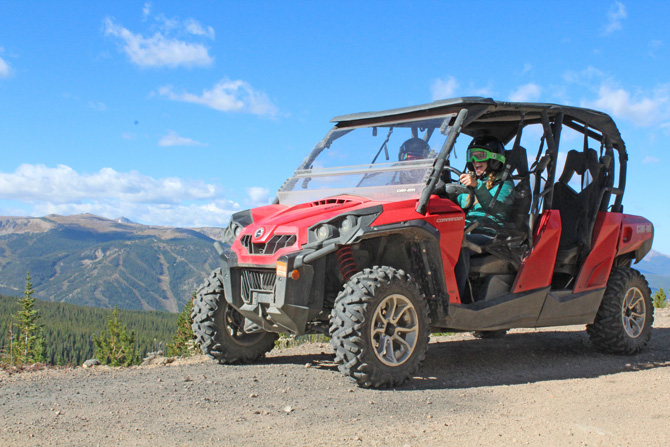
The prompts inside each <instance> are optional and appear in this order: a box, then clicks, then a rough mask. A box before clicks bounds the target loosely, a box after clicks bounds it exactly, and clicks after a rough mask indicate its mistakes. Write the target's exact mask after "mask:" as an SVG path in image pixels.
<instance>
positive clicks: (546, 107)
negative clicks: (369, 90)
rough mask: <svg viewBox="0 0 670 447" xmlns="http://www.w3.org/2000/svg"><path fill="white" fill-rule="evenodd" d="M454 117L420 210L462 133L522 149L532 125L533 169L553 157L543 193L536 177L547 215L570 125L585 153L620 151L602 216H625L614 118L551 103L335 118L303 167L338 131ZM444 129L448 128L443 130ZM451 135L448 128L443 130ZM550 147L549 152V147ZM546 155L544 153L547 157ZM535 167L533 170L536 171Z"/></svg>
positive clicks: (536, 193)
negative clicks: (536, 128) (596, 146)
mask: <svg viewBox="0 0 670 447" xmlns="http://www.w3.org/2000/svg"><path fill="white" fill-rule="evenodd" d="M439 117H444V118H448V117H451V118H450V120H449V121H448V132H449V137H448V138H447V141H446V142H445V145H444V146H443V148H442V150H441V151H440V153H439V155H438V156H437V158H436V160H435V164H434V166H433V172H432V173H431V176H430V177H429V180H428V183H427V185H426V188H425V189H424V191H423V192H422V195H421V198H420V199H419V202H418V204H417V211H419V212H421V213H425V209H426V204H427V201H428V199H429V197H430V195H431V194H433V193H434V191H435V186H436V183H437V182H436V181H435V180H436V179H437V178H438V177H439V175H440V174H441V171H442V167H443V166H444V165H445V164H446V163H447V160H448V159H449V156H450V154H451V151H452V149H453V146H454V144H455V142H456V138H457V137H458V136H459V135H460V134H461V133H463V134H466V135H468V136H471V137H475V136H478V135H483V134H487V135H493V136H495V137H497V138H498V139H499V140H501V141H502V142H503V144H507V143H509V142H510V141H511V140H512V139H513V138H514V139H515V143H514V144H515V146H516V145H518V142H519V140H520V137H521V135H519V133H520V132H523V129H524V128H525V127H526V126H529V125H532V124H541V125H542V128H543V136H542V143H541V145H540V148H539V150H538V153H537V157H536V159H535V162H534V163H533V165H532V166H533V167H537V166H538V165H541V157H542V156H543V155H546V156H549V161H548V164H547V166H546V178H542V179H543V180H544V181H545V186H544V188H543V189H542V190H541V191H540V186H541V181H540V177H541V175H542V174H543V173H544V171H545V170H544V169H542V170H539V171H538V172H535V174H536V182H535V186H534V188H533V207H532V208H531V214H535V215H537V214H538V213H539V212H540V209H539V204H540V202H542V212H543V211H545V210H548V209H551V207H552V198H553V186H554V181H555V178H556V162H557V160H558V152H559V143H560V136H561V129H562V127H563V126H567V127H569V128H571V129H573V130H575V131H577V132H579V133H581V134H583V135H584V136H585V138H584V148H583V150H584V151H586V149H587V146H586V145H587V142H586V140H587V138H586V137H588V138H592V139H593V140H595V141H598V142H600V154H599V155H600V157H602V156H603V155H607V156H609V157H611V159H612V161H613V160H614V151H616V152H617V155H618V157H617V160H618V162H619V172H618V176H617V177H618V185H617V186H616V187H615V186H614V184H613V182H614V163H611V164H610V166H608V167H607V179H608V180H607V184H606V185H605V187H604V188H603V189H602V190H601V192H600V207H599V210H600V211H606V210H607V209H608V208H610V209H611V211H613V212H623V205H622V200H623V193H624V190H625V186H626V168H627V162H628V154H627V152H626V146H625V144H624V142H623V140H622V138H621V134H620V132H619V129H618V128H617V126H616V124H615V123H614V121H613V120H612V118H611V117H610V116H609V115H607V114H605V113H602V112H598V111H596V110H591V109H586V108H581V107H572V106H563V105H558V104H550V103H522V102H504V101H494V100H493V99H491V98H482V97H462V98H453V99H446V100H441V101H435V102H433V103H430V104H424V105H419V106H413V107H405V108H400V109H392V110H386V111H380V112H365V113H356V114H352V115H343V116H338V117H335V118H333V119H332V120H331V122H335V123H336V124H335V127H334V128H333V129H332V130H331V131H330V132H329V134H328V135H327V136H326V138H324V140H322V141H321V142H320V143H319V144H317V145H316V146H315V147H314V150H313V151H312V153H311V154H310V155H309V156H308V157H307V158H306V159H305V160H304V161H303V163H302V164H301V167H305V166H308V165H309V162H310V161H313V160H314V158H315V157H316V155H317V154H318V153H319V152H321V151H322V150H323V149H324V148H325V147H326V145H327V141H328V140H329V138H330V136H331V134H332V133H333V132H341V131H345V130H347V129H354V128H357V127H367V126H370V127H373V126H375V125H380V126H381V125H388V124H392V123H401V122H403V121H409V120H418V119H429V118H439ZM443 127H444V126H443ZM441 130H442V131H443V132H445V133H446V131H447V129H444V128H443V129H441ZM545 144H546V150H545V149H544V147H543V146H544V145H545ZM543 153H544V154H543ZM533 167H531V171H532V170H533ZM612 195H614V196H615V200H614V203H613V204H612V205H611V207H610V206H609V201H610V199H611V196H612Z"/></svg>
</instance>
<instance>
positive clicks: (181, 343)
mask: <svg viewBox="0 0 670 447" xmlns="http://www.w3.org/2000/svg"><path fill="white" fill-rule="evenodd" d="M194 299H195V292H193V295H192V296H191V299H190V300H189V301H188V302H187V303H186V305H185V306H184V308H183V309H182V311H181V313H180V314H179V318H178V319H177V330H176V332H175V334H174V335H173V336H172V342H171V343H168V345H167V355H168V356H170V357H187V356H189V355H193V354H195V353H196V352H197V345H196V343H195V335H194V334H193V328H192V327H191V323H192V320H191V312H192V311H193V300H194Z"/></svg>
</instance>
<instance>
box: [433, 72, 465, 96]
mask: <svg viewBox="0 0 670 447" xmlns="http://www.w3.org/2000/svg"><path fill="white" fill-rule="evenodd" d="M458 87H459V84H458V81H457V80H456V78H454V77H453V76H449V77H448V78H447V79H446V80H444V79H436V80H435V81H433V85H431V86H430V93H431V95H432V98H433V101H437V100H438V99H446V98H451V97H453V96H454V94H455V93H456V90H457V89H458Z"/></svg>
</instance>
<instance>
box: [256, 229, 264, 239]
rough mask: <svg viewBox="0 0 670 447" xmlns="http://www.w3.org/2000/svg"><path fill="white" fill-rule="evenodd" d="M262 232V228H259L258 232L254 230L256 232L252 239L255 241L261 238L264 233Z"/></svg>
mask: <svg viewBox="0 0 670 447" xmlns="http://www.w3.org/2000/svg"><path fill="white" fill-rule="evenodd" d="M264 232H265V230H264V229H263V227H260V228H259V229H258V230H256V232H255V233H254V237H255V238H256V239H258V238H259V237H261V236H263V233H264Z"/></svg>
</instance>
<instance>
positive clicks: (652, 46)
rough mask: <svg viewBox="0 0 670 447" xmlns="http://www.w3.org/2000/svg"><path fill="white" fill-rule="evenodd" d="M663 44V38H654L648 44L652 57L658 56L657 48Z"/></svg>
mask: <svg viewBox="0 0 670 447" xmlns="http://www.w3.org/2000/svg"><path fill="white" fill-rule="evenodd" d="M662 46H663V41H662V40H652V41H650V42H649V43H648V44H647V48H649V56H651V57H656V50H658V49H659V48H661V47H662Z"/></svg>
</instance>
